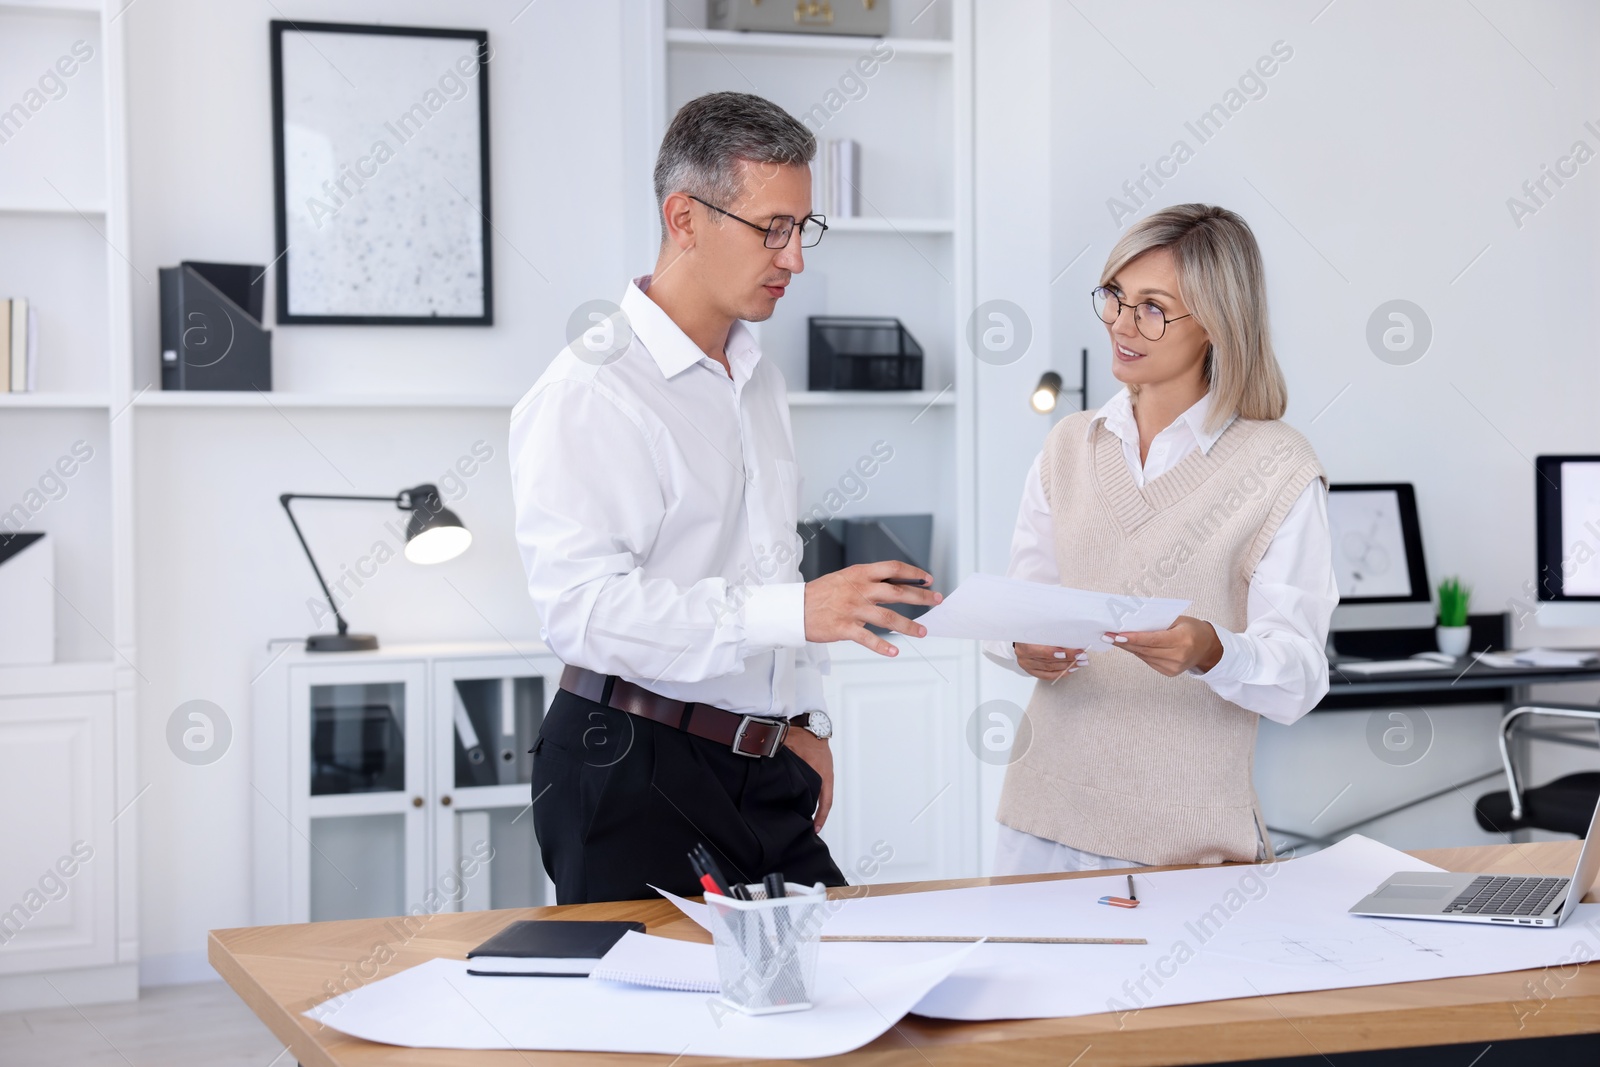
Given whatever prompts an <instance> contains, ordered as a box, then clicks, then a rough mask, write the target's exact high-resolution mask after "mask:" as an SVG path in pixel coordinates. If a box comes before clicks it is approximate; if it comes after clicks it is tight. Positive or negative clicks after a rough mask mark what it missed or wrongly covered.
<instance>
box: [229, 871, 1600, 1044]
mask: <svg viewBox="0 0 1600 1067" xmlns="http://www.w3.org/2000/svg"><path fill="white" fill-rule="evenodd" d="M1577 851H1578V844H1577V842H1551V843H1544V844H1530V845H1520V846H1510V845H1490V846H1480V847H1475V848H1460V849H1438V850H1434V851H1429V852H1417V853H1413V854H1414V855H1416V856H1417V857H1418V858H1419V859H1422V860H1425V861H1426V862H1429V863H1434V864H1437V865H1439V866H1441V867H1445V868H1447V869H1450V870H1461V871H1477V870H1486V871H1487V870H1493V871H1503V872H1507V873H1516V872H1522V871H1529V870H1530V869H1531V870H1534V871H1537V872H1539V873H1541V874H1565V873H1569V872H1570V871H1571V870H1572V868H1573V865H1574V864H1575V863H1576V862H1577ZM1155 869H1170V868H1155ZM1101 873H1102V872H1098V871H1094V872H1088V873H1087V874H1070V875H1050V876H1044V877H1045V878H1076V877H1088V876H1093V875H1098V874H1101ZM1029 880H1030V879H1028V878H1003V879H984V878H969V879H962V880H958V881H948V882H908V883H903V884H899V885H885V886H873V887H871V890H870V892H871V895H873V896H880V895H888V894H894V893H910V892H918V891H922V890H928V889H943V888H955V887H960V886H971V885H987V884H992V883H995V882H1016V881H1029ZM1041 880H1042V879H1041ZM1589 899H1591V900H1593V899H1594V896H1593V895H1592V894H1591V896H1590V898H1589ZM540 917H544V918H550V917H560V918H570V919H635V920H638V921H640V922H643V923H645V924H646V925H647V926H648V928H649V930H650V932H651V933H659V934H665V935H667V936H672V937H682V938H686V939H689V940H696V941H706V940H708V939H709V938H708V935H706V934H705V933H704V932H703V931H702V930H701V929H700V928H699V927H698V926H695V925H694V924H693V923H691V922H690V921H689V920H687V919H684V918H683V917H682V916H681V915H680V913H679V912H678V911H677V909H676V908H674V907H673V906H672V905H671V904H669V903H667V902H666V901H664V900H654V901H629V902H624V903H616V904H579V905H572V906H569V907H561V908H530V909H516V910H508V911H485V912H466V913H462V914H447V915H435V916H432V917H430V918H429V919H428V920H427V923H426V924H425V925H424V926H423V927H422V929H421V930H420V931H419V933H418V934H417V935H416V936H415V937H410V938H405V937H404V936H403V931H401V930H400V928H399V927H398V926H397V925H395V923H394V921H393V920H388V919H358V920H349V921H345V922H326V923H310V924H304V925H298V926H259V927H252V928H246V929H238V930H214V931H212V933H211V937H210V959H211V965H212V966H213V967H215V968H216V969H217V972H218V973H219V974H221V975H222V977H223V978H225V979H226V980H227V981H228V983H229V984H230V985H231V986H232V987H233V988H234V991H235V992H237V993H238V994H239V996H240V997H242V998H243V999H244V1001H245V1003H246V1004H248V1005H249V1006H250V1008H251V1010H253V1011H254V1012H255V1013H256V1014H257V1015H258V1016H260V1018H261V1020H262V1022H264V1023H266V1025H267V1026H268V1027H269V1028H270V1029H271V1030H272V1032H273V1033H274V1034H276V1035H277V1036H278V1038H279V1040H281V1041H283V1042H284V1043H285V1044H287V1045H288V1046H289V1049H290V1052H291V1053H292V1054H293V1055H294V1056H296V1057H297V1058H298V1059H299V1061H300V1062H301V1063H302V1064H305V1065H306V1067H355V1065H362V1067H365V1065H369V1064H379V1063H382V1064H405V1065H407V1067H424V1065H426V1067H469V1065H470V1067H479V1065H481V1067H513V1065H524V1067H526V1065H540V1064H579V1063H582V1064H596V1063H598V1064H618V1065H621V1064H633V1063H657V1064H662V1065H666V1064H667V1063H668V1062H669V1061H668V1058H667V1057H665V1056H649V1057H646V1056H629V1055H620V1054H616V1055H597V1054H594V1053H560V1052H462V1051H453V1050H444V1049H400V1048H393V1047H390V1046H387V1045H375V1044H372V1043H370V1042H366V1041H362V1040H359V1039H357V1038H353V1037H348V1036H346V1035H344V1034H341V1033H339V1032H338V1031H336V1030H329V1029H325V1028H323V1027H321V1026H320V1025H319V1024H317V1023H314V1022H312V1021H311V1020H309V1019H306V1018H304V1017H302V1016H301V1014H300V1013H301V1012H303V1011H305V1010H306V1009H308V1008H310V1007H312V1006H313V1005H315V1004H317V1003H319V1002H321V1001H323V1000H325V999H327V997H328V995H329V994H328V993H327V992H326V991H325V990H324V984H325V983H327V982H329V981H337V980H338V979H339V978H340V977H341V976H342V975H343V974H344V973H346V968H349V970H350V971H354V970H355V969H356V968H357V966H358V965H359V964H360V962H361V961H363V960H369V959H372V958H373V956H374V949H375V946H378V945H380V944H381V945H386V946H387V947H388V951H389V952H392V953H393V959H392V962H390V963H389V964H388V965H387V966H384V967H380V968H377V976H378V977H382V976H386V975H389V974H394V973H396V972H397V971H401V970H404V969H406V968H407V967H412V966H415V965H416V964H419V963H421V962H423V961H424V960H428V959H432V958H435V957H440V956H454V957H457V958H459V957H461V956H463V955H464V954H465V953H466V951H467V950H468V949H470V948H471V947H472V946H473V945H475V944H477V943H478V942H479V941H482V940H483V939H484V938H486V937H488V936H489V935H490V934H492V933H494V932H495V931H496V930H499V929H500V928H501V927H503V926H505V925H506V924H507V923H509V922H511V921H513V920H515V919H529V918H540ZM1580 929H1581V928H1578V927H1570V928H1565V929H1563V930H1560V931H1551V933H1552V935H1553V936H1556V937H1561V938H1564V939H1568V940H1572V941H1576V940H1577V939H1578V938H1579V937H1586V938H1588V939H1589V940H1590V941H1591V942H1594V941H1595V940H1596V939H1595V937H1594V935H1593V934H1592V933H1590V932H1588V931H1583V933H1581V934H1580V933H1578V932H1577V931H1578V930H1580ZM1569 931H1570V932H1569ZM1595 954H1600V945H1592V946H1591V955H1595ZM380 955H381V954H380ZM1571 971H1572V972H1574V973H1568V972H1566V971H1561V972H1557V971H1554V970H1551V969H1546V970H1544V971H1521V972H1512V973H1507V974H1491V975H1480V976H1476V977H1470V978H1447V979H1441V980H1438V981H1432V982H1409V983H1405V984H1401V985H1388V986H1369V987H1365V988H1359V989H1339V990H1328V991H1324V992H1317V993H1295V994H1289V995H1284V996H1273V997H1251V998H1247V999H1242V1000H1226V1001H1215V1002H1212V1003H1207V1004H1187V1005H1178V1006H1174V1007H1167V1008H1151V1009H1148V1010H1146V1011H1141V1012H1137V1013H1135V1014H1133V1015H1131V1016H1129V1017H1127V1018H1126V1019H1124V1020H1123V1021H1122V1026H1121V1027H1120V1028H1119V1026H1118V1019H1117V1016H1115V1015H1110V1014H1103V1015H1086V1016H1079V1017H1075V1018H1069V1019H1026V1020H1011V1021H1003V1022H987V1023H955V1022H946V1021H941V1020H933V1019H923V1018H919V1017H917V1016H907V1017H906V1018H905V1019H902V1020H900V1021H899V1022H898V1023H897V1024H896V1025H895V1026H894V1027H893V1028H891V1029H890V1030H889V1031H888V1032H887V1033H886V1034H884V1035H883V1036H882V1037H880V1038H879V1039H878V1040H876V1041H874V1042H873V1043H871V1044H870V1045H867V1046H865V1047H864V1048H861V1049H858V1050H857V1051H855V1052H853V1053H850V1054H849V1055H847V1056H842V1057H838V1058H837V1059H835V1060H829V1061H826V1062H829V1063H834V1062H847V1063H851V1064H872V1065H874V1067H890V1065H906V1067H928V1065H930V1064H932V1065H937V1067H954V1065H969V1064H970V1065H973V1067H977V1065H987V1064H992V1063H996V1062H1014V1063H1038V1064H1043V1063H1049V1064H1060V1065H1066V1064H1073V1063H1078V1062H1079V1059H1078V1058H1079V1057H1083V1056H1085V1053H1086V1052H1088V1053H1089V1055H1088V1056H1086V1057H1085V1058H1084V1059H1083V1060H1082V1064H1083V1065H1084V1067H1107V1065H1117V1067H1133V1065H1148V1064H1193V1063H1226V1062H1229V1061H1234V1060H1240V1059H1245V1058H1252V1057H1254V1058H1258V1059H1259V1058H1261V1057H1301V1056H1309V1057H1311V1058H1312V1059H1311V1061H1308V1062H1313V1061H1314V1062H1315V1063H1318V1064H1322V1063H1326V1062H1329V1061H1326V1060H1325V1059H1324V1058H1323V1057H1325V1056H1326V1055H1328V1054H1330V1053H1339V1052H1349V1051H1353V1050H1363V1049H1383V1048H1417V1047H1419V1046H1432V1045H1443V1044H1450V1045H1456V1044H1460V1043H1465V1042H1475V1043H1481V1044H1488V1043H1491V1042H1493V1043H1497V1044H1498V1043H1500V1042H1506V1041H1514V1040H1519V1039H1521V1040H1527V1039H1532V1038H1555V1037H1556V1035H1576V1034H1588V1035H1597V1034H1600V966H1597V965H1595V964H1589V965H1587V966H1583V967H1576V968H1572V969H1571ZM1577 1040H1578V1041H1579V1042H1580V1043H1581V1042H1584V1041H1593V1042H1594V1047H1593V1049H1590V1048H1588V1047H1585V1049H1584V1052H1585V1053H1587V1055H1588V1059H1587V1060H1586V1061H1582V1060H1573V1061H1571V1062H1587V1063H1595V1062H1600V1051H1596V1050H1600V1037H1590V1038H1588V1039H1577ZM1562 1044H1563V1046H1565V1045H1566V1044H1567V1042H1566V1041H1563V1042H1562ZM1525 1051H1527V1052H1529V1053H1533V1052H1535V1050H1534V1049H1533V1048H1526V1049H1525ZM1552 1051H1553V1050H1551V1049H1540V1050H1539V1051H1538V1053H1537V1054H1539V1055H1540V1056H1541V1059H1542V1060H1543V1062H1547V1063H1550V1062H1553V1063H1562V1062H1567V1061H1562V1060H1553V1059H1550V1058H1549V1057H1550V1055H1551V1053H1552ZM1450 1052H1451V1059H1450V1060H1449V1062H1451V1063H1453V1064H1457V1065H1458V1067H1466V1065H1467V1064H1468V1063H1469V1061H1471V1060H1472V1057H1473V1056H1474V1055H1476V1054H1477V1050H1476V1049H1474V1050H1473V1051H1472V1052H1471V1053H1469V1054H1468V1055H1466V1056H1461V1055H1460V1054H1459V1053H1460V1050H1455V1049H1452V1050H1450ZM1421 1055H1422V1054H1421V1053H1416V1054H1408V1058H1407V1062H1408V1063H1414V1064H1416V1063H1427V1062H1429V1061H1427V1060H1425V1059H1421V1058H1419V1057H1420V1056H1421ZM1340 1060H1341V1062H1340V1065H1339V1067H1343V1064H1344V1063H1345V1062H1349V1061H1347V1060H1345V1058H1344V1057H1341V1058H1340ZM684 1062H685V1063H686V1064H688V1063H709V1062H712V1061H710V1060H703V1059H686V1060H685V1061H684ZM715 1062H718V1063H724V1062H731V1061H725V1060H717V1061H715ZM769 1062H773V1061H769ZM801 1062H823V1061H801ZM1509 1062H1513V1061H1512V1060H1511V1059H1509V1058H1506V1057H1503V1056H1502V1057H1500V1058H1496V1059H1486V1060H1485V1061H1484V1067H1496V1065H1498V1064H1501V1063H1509Z"/></svg>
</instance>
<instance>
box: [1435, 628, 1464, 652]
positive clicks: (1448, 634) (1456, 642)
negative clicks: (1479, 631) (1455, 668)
mask: <svg viewBox="0 0 1600 1067" xmlns="http://www.w3.org/2000/svg"><path fill="white" fill-rule="evenodd" d="M1433 633H1434V638H1435V640H1437V641H1438V642H1439V651H1440V652H1443V653H1444V654H1445V655H1447V656H1454V657H1456V658H1457V659H1460V658H1461V657H1462V656H1465V655H1466V654H1467V649H1468V648H1469V647H1471V644H1472V627H1470V626H1435V627H1434V628H1433Z"/></svg>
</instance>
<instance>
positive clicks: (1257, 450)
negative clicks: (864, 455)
mask: <svg viewBox="0 0 1600 1067" xmlns="http://www.w3.org/2000/svg"><path fill="white" fill-rule="evenodd" d="M1093 296H1094V303H1095V307H1096V310H1097V311H1098V312H1099V314H1100V318H1101V321H1103V322H1104V323H1105V324H1106V332H1107V334H1108V335H1109V337H1110V340H1111V346H1112V356H1113V358H1112V370H1113V373H1115V375H1116V377H1117V380H1118V381H1120V382H1122V383H1123V384H1124V386H1125V388H1124V389H1123V391H1122V392H1120V393H1118V394H1117V395H1116V396H1115V397H1113V398H1112V399H1111V400H1110V401H1109V402H1108V403H1107V404H1106V405H1105V406H1104V407H1102V408H1100V409H1099V410H1098V411H1084V412H1077V413H1075V414H1072V415H1069V416H1067V417H1066V418H1063V419H1062V420H1061V421H1060V422H1059V423H1058V424H1057V425H1056V426H1055V428H1054V429H1053V430H1051V432H1050V435H1049V437H1048V438H1047V439H1046V441H1045V446H1044V450H1043V451H1042V452H1040V454H1039V456H1038V458H1037V459H1035V460H1034V463H1033V466H1032V468H1031V469H1030V470H1029V472H1028V479H1027V482H1026V484H1025V486H1024V489H1023V500H1022V507H1021V509H1020V511H1019V513H1018V515H1017V527H1016V533H1015V535H1014V537H1013V540H1012V546H1011V564H1010V567H1009V569H1008V572H1007V573H1008V574H1009V575H1010V576H1011V577H1013V578H1021V579H1025V580H1028V581H1035V582H1051V583H1056V584H1060V585H1066V586H1071V587H1074V588H1079V589H1094V590H1100V591H1105V592H1107V593H1112V594H1115V595H1116V597H1117V601H1118V602H1119V603H1125V604H1127V605H1130V606H1131V605H1132V604H1134V603H1137V601H1138V599H1139V598H1141V597H1177V598H1181V599H1184V600H1189V601H1191V604H1190V607H1189V608H1188V611H1189V612H1190V614H1187V615H1182V616H1180V617H1179V618H1178V620H1177V621H1176V622H1175V623H1173V625H1172V626H1171V627H1170V628H1169V629H1166V630H1161V631H1155V632H1148V633H1108V634H1106V635H1105V641H1106V642H1107V643H1106V645H1105V646H1104V650H1103V651H1097V652H1096V653H1095V655H1094V656H1093V657H1091V656H1090V655H1089V654H1088V653H1087V652H1086V651H1085V650H1083V649H1075V648H1056V647H1050V646H1044V645H1029V644H1018V645H1014V646H1004V645H997V644H994V643H991V644H990V645H988V646H987V647H986V649H985V651H986V654H987V655H989V656H990V658H992V659H994V660H995V661H996V662H999V663H1001V664H1003V665H1005V666H1008V667H1010V668H1011V669H1014V670H1018V671H1021V672H1022V673H1025V674H1029V675H1031V676H1033V677H1034V678H1037V679H1038V680H1039V681H1038V683H1037V684H1036V685H1035V686H1034V693H1033V699H1032V701H1031V702H1030V703H1029V705H1028V721H1029V723H1030V725H1031V728H1032V737H1031V741H1030V743H1029V745H1028V748H1027V750H1026V751H1025V752H1024V753H1022V754H1021V755H1020V756H1019V757H1018V758H1017V759H1016V760H1015V762H1013V763H1012V764H1011V766H1010V767H1009V768H1008V769H1007V771H1006V780H1005V787H1004V790H1003V791H1002V793H1001V798H1000V807H999V810H998V813H997V818H998V819H999V821H1000V823H1001V826H1000V828H999V829H1000V837H999V843H998V846H997V848H996V853H995V871H994V873H996V874H1024V873H1041V872H1045V871H1059V870H1094V869H1106V868H1112V867H1131V866H1138V865H1141V864H1167V863H1218V862H1221V861H1224V860H1239V861H1246V862H1253V861H1256V860H1258V859H1265V858H1268V857H1269V856H1270V855H1271V849H1270V846H1269V845H1268V844H1267V834H1266V829H1265V823H1264V821H1263V820H1262V817H1261V813H1260V807H1259V804H1258V802H1257V800H1256V795H1255V789H1254V787H1253V785H1252V783H1251V769H1252V765H1253V762H1254V754H1255V737H1256V722H1257V716H1263V715H1264V716H1266V717H1267V718H1270V719H1272V720H1274V721H1275V722H1280V723H1284V724H1288V723H1291V722H1293V721H1294V720H1296V719H1298V718H1299V717H1300V716H1301V715H1304V714H1305V713H1306V712H1307V711H1309V710H1310V709H1311V708H1312V706H1313V705H1315V704H1316V703H1317V701H1318V700H1320V699H1321V698H1322V696H1323V694H1324V693H1326V692H1327V687H1328V681H1327V674H1328V663H1327V658H1326V655H1325V653H1324V641H1325V640H1326V637H1327V632H1328V620H1329V617H1330V616H1331V614H1332V612H1333V607H1334V604H1335V603H1337V601H1338V591H1337V589H1336V587H1335V584H1334V576H1333V562H1332V549H1331V544H1330V540H1329V536H1328V518H1327V483H1326V479H1325V477H1324V475H1323V471H1322V467H1321V465H1320V464H1319V463H1318V462H1317V457H1316V453H1315V452H1313V451H1312V449H1311V445H1310V444H1309V443H1308V442H1307V441H1306V439H1305V438H1304V437H1302V436H1301V435H1300V434H1299V433H1298V432H1296V431H1295V430H1293V429H1291V428H1290V427H1289V426H1287V425H1286V424H1285V423H1283V422H1281V421H1279V420H1280V419H1281V418H1282V416H1283V412H1284V408H1285V406H1286V405H1287V401H1288V396H1287V390H1286V388H1285V386H1284V380H1283V373H1282V371H1280V370H1279V368H1278V364H1277V360H1276V359H1275V358H1274V356H1273V353H1272V342H1271V339H1270V337H1269V332H1268V327H1267V300H1266V285H1265V280H1264V277H1263V271H1262V266H1261V253H1260V250H1259V249H1258V248H1257V246H1256V241H1255V236H1254V235H1253V234H1252V233H1251V232H1250V227H1249V226H1248V225H1246V223H1245V221H1244V220H1243V219H1242V218H1240V217H1239V216H1238V215H1236V214H1234V213H1233V212H1232V211H1228V210H1225V209H1223V208H1219V207H1212V206H1209V205H1205V204H1183V205H1179V206H1177V207H1172V208H1168V209H1166V210H1164V211H1159V212H1157V213H1155V214H1153V215H1151V216H1150V217H1148V218H1146V219H1144V220H1142V221H1140V222H1138V223H1136V224H1134V225H1133V226H1132V227H1130V228H1129V230H1128V232H1127V233H1126V234H1124V235H1123V237H1122V239H1121V240H1120V241H1118V242H1117V245H1116V247H1115V248H1113V249H1112V250H1111V255H1110V257H1109V258H1108V259H1107V261H1106V266H1105V270H1104V272H1103V273H1102V275H1101V279H1100V285H1099V286H1097V287H1096V288H1095V290H1094V294H1093Z"/></svg>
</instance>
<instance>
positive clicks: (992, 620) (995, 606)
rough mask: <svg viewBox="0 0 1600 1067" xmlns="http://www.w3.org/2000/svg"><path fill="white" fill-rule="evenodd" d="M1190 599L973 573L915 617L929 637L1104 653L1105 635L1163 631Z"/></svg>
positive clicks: (1105, 647)
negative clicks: (1124, 632)
mask: <svg viewBox="0 0 1600 1067" xmlns="http://www.w3.org/2000/svg"><path fill="white" fill-rule="evenodd" d="M1189 603H1190V602H1189V601H1187V600H1171V599H1167V598H1164V597H1140V596H1133V595H1129V594H1125V593H1096V592H1091V591H1089V590H1086V589H1068V588H1066V587H1065V586H1060V585H1046V584H1044V583H1042V582H1023V581H1018V580H1017V579H1015V578H998V577H996V576H994V575H992V574H974V575H972V576H971V577H969V578H968V579H967V580H966V581H964V582H962V583H961V584H960V585H959V586H958V587H956V589H955V590H954V591H953V592H951V593H949V594H948V595H946V596H945V598H944V603H942V604H939V605H938V606H937V607H933V608H930V609H928V611H927V612H925V613H924V614H923V615H921V616H920V617H919V618H918V619H917V621H918V622H920V623H921V624H922V625H924V626H926V627H927V628H928V635H929V636H930V637H965V638H971V639H973V640H978V641H1022V642H1024V643H1027V644H1036V645H1061V646H1062V647H1065V648H1085V649H1092V650H1099V651H1104V650H1105V649H1108V648H1110V647H1112V646H1111V644H1110V643H1109V642H1107V641H1106V640H1104V638H1102V637H1101V635H1102V634H1104V633H1106V632H1108V631H1110V632H1116V631H1127V632H1133V631H1136V630H1165V629H1166V628H1167V627H1169V626H1171V625H1172V622H1173V620H1174V619H1176V618H1177V617H1178V616H1179V615H1181V614H1182V613H1183V610H1184V609H1185V608H1187V607H1188V606H1189Z"/></svg>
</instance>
